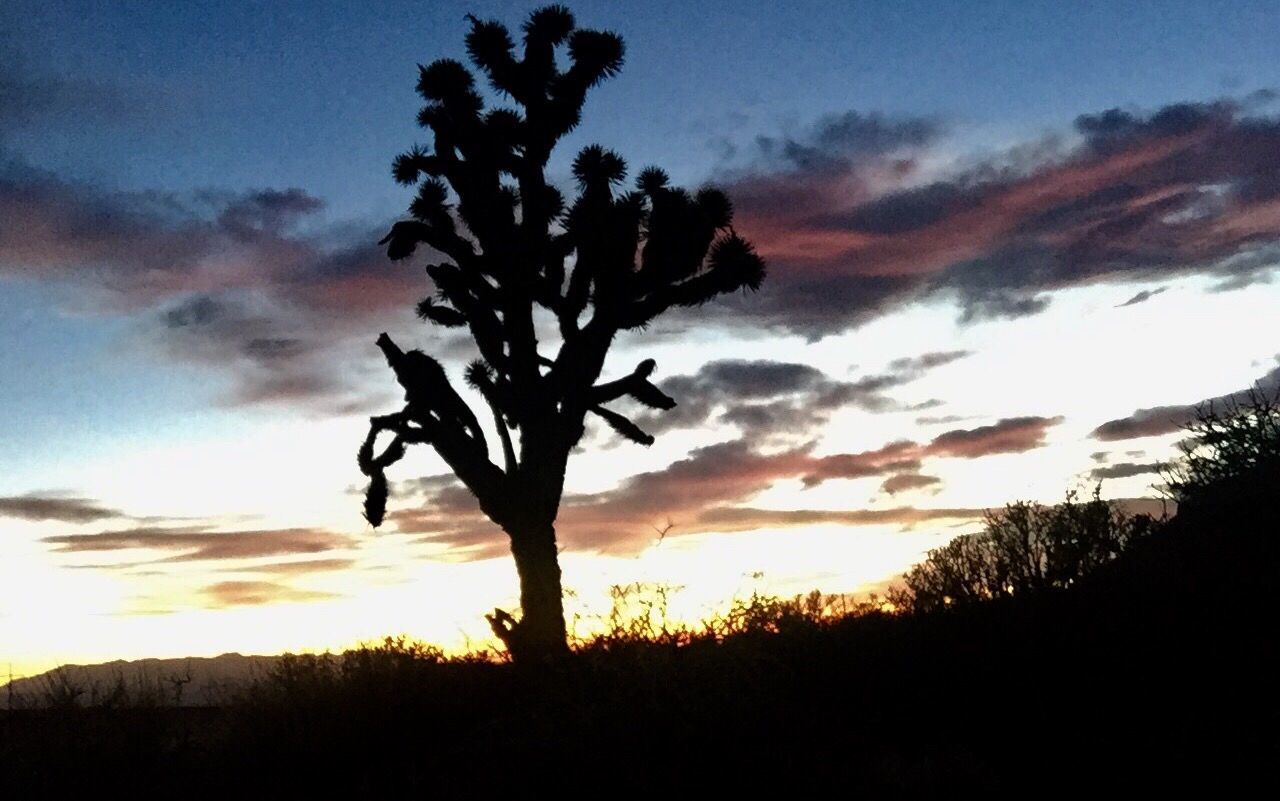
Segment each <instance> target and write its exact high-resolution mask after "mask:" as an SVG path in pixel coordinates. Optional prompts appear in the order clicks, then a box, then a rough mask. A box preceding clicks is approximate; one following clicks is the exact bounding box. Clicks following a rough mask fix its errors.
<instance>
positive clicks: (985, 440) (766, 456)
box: [388, 417, 1061, 559]
mask: <svg viewBox="0 0 1280 801" xmlns="http://www.w3.org/2000/svg"><path fill="white" fill-rule="evenodd" d="M1060 419H1061V418H1043V417H1027V418H1012V419H1009V420H1002V421H1000V422H998V423H996V424H994V425H991V426H984V427H981V428H978V429H970V430H957V431H951V432H947V434H944V435H942V436H940V437H938V438H936V439H935V440H933V441H932V442H930V443H927V444H923V445H922V444H920V443H916V442H911V441H909V440H901V441H897V442H891V443H889V444H887V445H884V446H882V447H880V448H877V449H874V450H871V451H865V452H862V453H852V454H834V455H829V456H815V455H814V454H813V453H812V451H813V448H814V447H815V445H814V443H811V442H810V443H805V444H803V445H799V446H796V447H790V448H784V449H782V450H776V451H772V452H768V453H765V452H761V451H760V450H757V449H756V447H755V445H754V444H753V443H754V442H755V440H754V439H751V438H743V439H739V440H733V441H729V442H722V443H718V444H715V445H708V446H705V447H701V448H695V449H694V450H693V451H691V452H690V453H689V455H688V456H687V457H685V458H683V459H680V460H677V461H676V462H673V463H672V464H671V465H669V466H667V467H666V468H664V469H662V470H655V471H650V472H644V473H639V474H636V475H633V476H631V477H629V478H627V479H624V480H623V481H622V482H621V483H620V484H619V485H618V486H617V487H615V488H613V489H610V490H606V491H603V492H596V493H585V494H584V493H579V494H570V495H566V496H565V498H564V501H563V503H562V505H561V509H560V516H559V518H558V520H557V522H556V531H557V534H558V538H559V540H560V541H561V542H562V543H564V544H565V545H566V546H567V547H570V548H575V549H584V550H599V551H626V550H635V549H636V548H638V547H641V546H643V545H646V544H649V543H651V542H652V541H653V539H654V537H655V536H656V534H655V532H656V531H657V530H659V529H661V528H663V527H665V526H666V524H667V523H672V524H674V529H673V530H672V532H671V534H669V535H668V536H678V535H683V534H696V533H707V532H716V531H727V530H732V531H740V530H745V529H746V528H748V527H752V526H748V525H747V523H746V522H745V521H747V520H751V521H756V522H755V524H754V527H761V526H778V525H805V524H807V523H809V522H813V521H821V522H843V523H846V524H848V525H856V524H859V522H862V523H868V524H869V523H872V522H903V523H910V522H919V521H921V520H926V519H932V518H931V517H930V515H933V516H936V517H976V516H980V514H981V510H972V509H970V510H961V511H957V510H932V511H931V510H917V509H902V510H897V512H895V513H890V512H886V511H884V510H830V511H826V512H819V511H815V510H773V511H761V510H755V512H753V513H752V514H751V515H748V514H747V513H746V512H743V511H742V509H744V508H746V507H744V506H743V504H745V503H746V502H747V501H749V500H750V499H751V498H753V497H755V496H756V495H759V494H760V493H761V492H763V491H764V490H766V489H768V488H769V487H771V486H773V485H774V484H775V483H776V482H778V481H782V480H787V479H799V480H800V481H801V482H802V483H803V484H804V485H805V486H814V485H816V484H819V483H822V482H824V481H827V480H830V479H836V478H841V479H855V478H866V477H874V476H884V477H886V486H887V488H888V489H887V491H901V490H906V489H909V488H923V487H926V486H931V485H933V484H935V483H936V482H937V479H936V478H933V477H931V476H923V475H920V474H919V468H920V467H921V464H922V460H924V459H926V458H931V457H939V458H956V457H959V458H970V459H972V458H979V457H981V456H986V455H990V454H996V453H1019V452H1023V451H1026V450H1029V449H1031V448H1034V447H1039V446H1040V445H1041V444H1043V437H1044V432H1045V430H1046V429H1047V428H1048V427H1049V426H1052V425H1054V424H1056V423H1057V422H1058V421H1059V420H1060ZM396 490H397V494H400V493H407V494H408V495H409V501H408V502H407V503H409V504H411V508H403V507H402V508H399V509H396V508H395V506H394V505H393V509H394V511H392V513H391V514H390V515H389V516H388V519H389V520H390V521H391V523H392V524H393V525H394V526H395V527H396V529H397V530H398V531H400V532H402V533H406V534H418V535H421V541H423V542H429V543H434V544H442V545H446V546H448V547H450V548H451V549H453V550H455V551H456V552H458V553H459V554H460V555H462V556H464V557H465V558H472V559H480V558H489V557H493V556H501V555H503V554H505V553H507V544H506V541H505V538H504V537H503V536H502V535H501V533H500V532H499V531H498V530H497V528H496V527H495V526H493V525H492V524H491V523H489V522H488V521H487V520H486V519H485V518H484V516H483V515H481V514H480V511H479V508H478V504H477V503H476V500H475V499H474V497H472V496H471V494H470V493H469V492H467V490H466V489H465V488H463V487H462V486H461V485H460V484H458V483H457V482H456V481H453V480H451V479H449V478H447V477H441V476H431V477H428V478H427V479H425V480H422V481H417V482H400V483H398V484H397V485H396ZM401 497H402V501H401V502H402V503H406V501H405V500H404V499H403V496H401ZM730 520H732V521H735V523H734V527H733V528H730V529H726V528H724V525H725V523H726V521H730ZM788 521H790V522H788Z"/></svg>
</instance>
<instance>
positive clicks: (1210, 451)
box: [1163, 388, 1280, 506]
mask: <svg viewBox="0 0 1280 801" xmlns="http://www.w3.org/2000/svg"><path fill="white" fill-rule="evenodd" d="M1185 430H1186V431H1187V433H1188V436H1187V438H1186V439H1184V440H1183V441H1182V442H1181V443H1179V449H1180V450H1181V451H1182V458H1180V459H1177V460H1175V461H1174V462H1172V463H1171V464H1169V465H1167V466H1166V467H1165V469H1164V470H1163V476H1164V479H1165V486H1166V487H1167V488H1168V493H1169V495H1170V496H1172V498H1173V499H1174V500H1176V501H1177V502H1178V504H1179V505H1180V506H1195V505H1196V504H1197V503H1205V502H1212V501H1213V500H1214V499H1215V498H1217V499H1220V500H1224V501H1225V500H1227V499H1226V498H1221V497H1220V496H1224V495H1229V494H1232V493H1242V492H1243V493H1248V492H1249V490H1250V489H1251V488H1252V486H1253V485H1258V484H1260V483H1262V484H1266V483H1269V484H1270V485H1271V486H1272V487H1274V486H1275V480H1276V478H1277V477H1278V476H1280V390H1276V391H1274V392H1271V393H1269V392H1267V391H1265V390H1262V389H1257V388H1255V389H1250V390H1248V391H1246V392H1245V393H1243V394H1242V395H1240V396H1238V397H1230V398H1227V399H1226V400H1225V401H1221V402H1212V401H1211V402H1209V403H1206V404H1202V405H1201V406H1200V407H1198V408H1197V409H1196V414H1195V417H1194V418H1193V419H1192V421H1191V422H1190V423H1188V424H1187V425H1186V426H1185Z"/></svg>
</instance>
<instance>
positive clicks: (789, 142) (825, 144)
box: [755, 111, 942, 173]
mask: <svg viewBox="0 0 1280 801" xmlns="http://www.w3.org/2000/svg"><path fill="white" fill-rule="evenodd" d="M941 133H942V126H941V124H940V123H939V122H938V121H937V120H934V119H929V118H924V117H902V118H890V117H886V116H884V115H882V114H861V113H859V112H857V111H846V112H844V113H842V114H829V115H827V116H824V117H822V118H821V119H819V120H818V121H817V122H816V123H814V124H813V125H812V126H810V128H809V129H808V130H806V131H805V132H804V133H803V134H801V135H799V136H795V137H790V136H784V137H771V136H760V137H757V138H756V142H755V144H756V149H757V151H758V153H757V155H758V156H759V158H760V159H761V160H762V161H764V162H765V163H767V164H773V165H777V166H779V167H781V168H784V169H787V170H792V171H799V172H806V173H823V172H827V171H831V170H847V169H849V167H851V166H852V165H854V164H856V163H859V162H862V161H865V160H866V159H868V158H876V157H884V156H886V155H901V154H903V153H904V152H910V151H913V150H918V149H919V148H921V147H923V146H925V145H928V144H930V143H932V142H934V141H936V140H937V139H938V137H939V135H940V134H941Z"/></svg>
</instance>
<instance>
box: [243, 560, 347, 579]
mask: <svg viewBox="0 0 1280 801" xmlns="http://www.w3.org/2000/svg"><path fill="white" fill-rule="evenodd" d="M355 564H356V562H355V560H354V559H307V560H304V561H289V562H268V563H266V564H257V565H249V566H247V567H244V566H235V567H225V568H222V569H223V570H225V571H229V572H235V573H266V574H269V575H274V576H300V575H304V574H308V573H332V572H338V571H342V570H349V569H351V568H352V567H354V566H355Z"/></svg>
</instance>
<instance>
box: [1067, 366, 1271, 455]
mask: <svg viewBox="0 0 1280 801" xmlns="http://www.w3.org/2000/svg"><path fill="white" fill-rule="evenodd" d="M1277 361H1280V357H1277ZM1253 388H1254V389H1255V390H1256V391H1260V392H1263V393H1267V394H1274V393H1276V392H1280V366H1278V367H1275V368H1273V369H1272V370H1270V371H1269V372H1268V373H1267V374H1266V375H1264V376H1262V377H1261V378H1259V379H1258V380H1257V381H1256V382H1255V383H1254V387H1253ZM1249 391H1250V390H1248V389H1242V390H1240V391H1238V392H1231V393H1228V394H1226V395H1219V396H1217V397H1215V398H1208V399H1206V400H1203V401H1201V402H1200V403H1191V404H1185V405H1175V406H1154V407H1151V408H1148V409H1138V410H1136V411H1135V412H1134V413H1133V414H1131V415H1129V416H1127V417H1120V418H1117V419H1115V420H1108V421H1107V422H1105V423H1103V424H1102V425H1100V426H1098V427H1097V428H1095V429H1094V430H1093V431H1092V432H1091V433H1090V434H1089V436H1091V437H1093V438H1094V439H1099V440H1102V441H1104V442H1114V441H1116V440H1124V439H1138V438H1140V437H1154V436H1159V435H1161V434H1171V433H1173V432H1175V431H1181V430H1182V429H1183V428H1185V427H1186V426H1187V424H1188V423H1190V422H1191V421H1193V420H1194V419H1195V416H1196V410H1197V409H1198V408H1200V407H1202V406H1208V405H1210V404H1212V405H1214V406H1216V407H1218V408H1219V409H1222V408H1225V407H1229V406H1231V405H1234V404H1238V403H1243V402H1246V401H1247V399H1248V394H1249Z"/></svg>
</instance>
